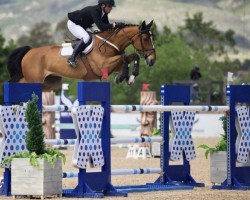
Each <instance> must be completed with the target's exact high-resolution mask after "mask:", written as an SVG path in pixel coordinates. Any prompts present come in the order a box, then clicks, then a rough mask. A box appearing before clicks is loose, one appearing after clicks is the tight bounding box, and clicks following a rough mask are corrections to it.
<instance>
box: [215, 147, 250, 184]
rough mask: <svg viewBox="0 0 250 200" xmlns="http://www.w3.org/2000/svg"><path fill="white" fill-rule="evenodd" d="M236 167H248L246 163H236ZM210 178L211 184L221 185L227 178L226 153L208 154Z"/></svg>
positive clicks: (248, 164) (249, 163)
mask: <svg viewBox="0 0 250 200" xmlns="http://www.w3.org/2000/svg"><path fill="white" fill-rule="evenodd" d="M236 166H237V167H244V166H250V161H248V162H247V163H239V162H236ZM210 178H211V183H213V184H215V183H222V182H224V181H225V180H226V178H227V154H226V151H218V152H214V153H212V154H210Z"/></svg>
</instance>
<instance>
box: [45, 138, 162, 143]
mask: <svg viewBox="0 0 250 200" xmlns="http://www.w3.org/2000/svg"><path fill="white" fill-rule="evenodd" d="M162 141H163V138H162V137H161V136H155V137H134V138H111V144H119V143H144V142H162ZM75 142H76V139H46V140H45V144H47V145H74V144H75Z"/></svg>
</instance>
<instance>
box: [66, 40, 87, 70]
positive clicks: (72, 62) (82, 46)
mask: <svg viewBox="0 0 250 200" xmlns="http://www.w3.org/2000/svg"><path fill="white" fill-rule="evenodd" d="M85 48H86V44H85V43H84V41H83V40H79V41H78V43H77V44H76V46H75V48H74V50H73V53H72V55H71V56H70V58H69V59H68V64H69V65H70V66H72V67H76V57H77V56H78V54H79V53H80V52H82V51H83V50H84V49H85Z"/></svg>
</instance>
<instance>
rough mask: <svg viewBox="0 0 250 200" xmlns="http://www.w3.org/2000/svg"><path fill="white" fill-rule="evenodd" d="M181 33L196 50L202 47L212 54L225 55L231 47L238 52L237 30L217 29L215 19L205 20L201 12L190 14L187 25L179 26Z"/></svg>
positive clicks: (186, 20)
mask: <svg viewBox="0 0 250 200" xmlns="http://www.w3.org/2000/svg"><path fill="white" fill-rule="evenodd" d="M179 33H180V35H181V37H183V38H184V39H185V40H186V41H187V43H188V44H189V45H190V46H191V47H192V48H193V49H194V50H200V49H202V50H203V51H206V53H207V54H210V56H211V55H212V56H214V55H215V56H221V55H225V54H227V52H228V51H230V50H231V49H232V50H233V51H234V52H236V49H235V48H234V47H235V45H236V42H235V40H234V34H235V32H234V31H233V30H231V29H229V30H227V31H226V32H225V33H223V32H221V31H219V30H217V29H216V27H215V25H214V23H213V21H209V22H204V20H203V14H202V13H201V12H198V13H195V14H194V15H193V18H190V17H189V16H188V17H187V18H186V19H185V25H184V26H182V27H179Z"/></svg>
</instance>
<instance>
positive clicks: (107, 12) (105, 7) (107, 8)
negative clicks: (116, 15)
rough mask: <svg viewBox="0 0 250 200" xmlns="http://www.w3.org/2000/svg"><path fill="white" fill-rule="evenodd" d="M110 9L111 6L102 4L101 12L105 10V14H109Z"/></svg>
mask: <svg viewBox="0 0 250 200" xmlns="http://www.w3.org/2000/svg"><path fill="white" fill-rule="evenodd" d="M111 10H112V6H111V5H109V4H107V5H104V6H103V12H105V13H106V14H109V13H110V12H111Z"/></svg>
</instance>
